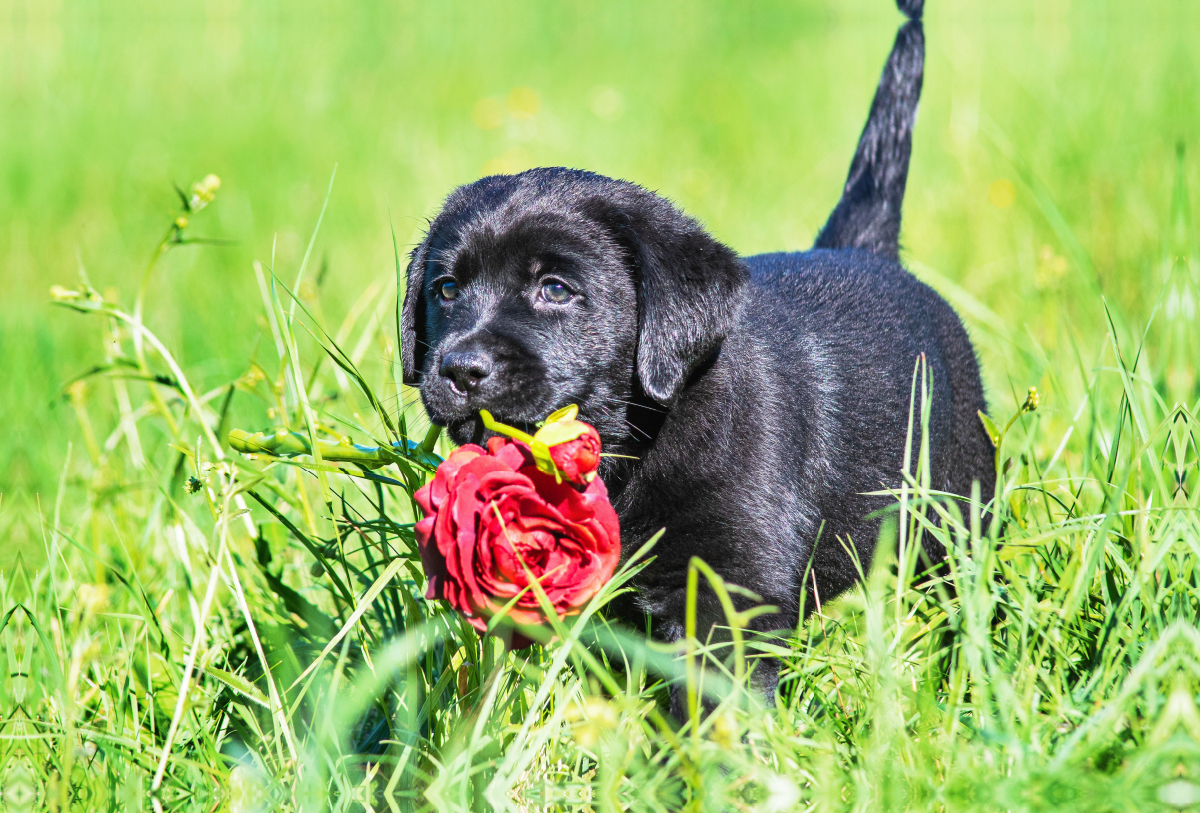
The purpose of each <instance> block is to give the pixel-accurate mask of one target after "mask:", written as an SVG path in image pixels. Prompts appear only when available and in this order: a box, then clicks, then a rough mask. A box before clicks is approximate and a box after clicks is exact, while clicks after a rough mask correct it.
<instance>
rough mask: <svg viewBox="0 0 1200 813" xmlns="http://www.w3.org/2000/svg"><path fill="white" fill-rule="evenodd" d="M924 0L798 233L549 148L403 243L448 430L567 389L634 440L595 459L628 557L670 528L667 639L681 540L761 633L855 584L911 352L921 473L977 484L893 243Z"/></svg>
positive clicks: (620, 436)
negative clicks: (409, 246) (927, 378)
mask: <svg viewBox="0 0 1200 813" xmlns="http://www.w3.org/2000/svg"><path fill="white" fill-rule="evenodd" d="M920 5H921V4H920V2H919V0H916V2H914V0H900V6H901V9H902V10H903V11H905V13H906V14H908V15H909V16H910V17H911V20H910V21H909V22H908V23H907V24H906V25H905V26H904V27H903V28H902V29H901V30H900V33H899V34H898V36H897V38H896V43H895V46H894V48H893V50H892V53H891V56H890V58H889V59H888V63H887V66H886V67H885V68H884V72H883V76H882V78H881V80H880V83H879V87H878V89H877V91H876V94H875V99H874V102H873V103H872V106H871V113H870V117H869V120H868V122H867V125H866V128H865V129H864V131H863V134H862V137H861V140H860V141H859V145H858V151H857V152H856V154H855V156H854V161H853V164H852V166H851V168H850V176H849V178H848V180H847V181H846V187H845V192H844V194H843V196H842V199H841V201H840V202H839V203H838V205H837V208H836V209H835V210H834V211H833V214H832V215H831V216H830V218H829V221H828V223H826V225H825V227H824V229H823V230H822V231H821V234H820V236H819V237H818V238H817V242H816V246H815V247H814V248H813V249H812V250H811V251H807V252H800V253H788V254H784V253H780V254H763V255H758V256H753V257H739V256H738V255H737V254H736V253H735V252H734V251H732V250H731V249H729V248H727V247H726V246H724V245H722V244H721V243H719V242H717V241H716V240H714V239H713V238H712V237H710V236H709V235H708V233H707V232H705V230H704V229H703V228H702V227H701V225H700V224H699V223H697V222H696V221H695V220H693V219H691V218H690V217H688V216H686V215H684V214H682V213H681V212H680V211H679V210H678V209H676V208H675V207H674V206H673V205H672V204H671V203H670V202H669V201H667V200H665V199H664V198H661V197H659V196H657V195H655V194H653V193H651V192H648V191H646V190H645V189H643V188H641V187H639V186H636V185H634V184H631V183H628V182H625V181H617V180H613V179H611V178H605V177H602V176H599V175H595V174H592V173H589V172H583V171H579V170H570V169H562V168H555V169H534V170H529V171H528V172H522V173H520V174H518V175H498V176H492V177H488V178H483V179H481V180H479V181H476V182H475V183H473V184H469V185H467V186H463V187H461V188H459V189H457V190H455V191H454V192H453V193H452V194H451V195H450V197H449V198H448V199H447V201H446V204H445V207H444V208H443V209H442V211H441V213H440V214H439V215H438V216H437V217H436V218H435V219H434V220H433V222H432V223H431V225H430V228H429V233H428V235H427V236H426V238H425V240H424V241H423V242H422V243H421V244H420V245H419V246H418V247H417V248H416V249H415V250H414V251H413V253H412V259H411V263H410V264H409V267H408V289H407V292H406V294H405V299H404V307H403V314H402V324H401V331H402V345H403V347H402V352H403V357H404V379H405V382H406V383H408V384H411V385H418V384H419V385H420V388H421V395H422V398H423V400H424V403H425V408H426V410H427V411H428V413H429V415H430V417H431V418H432V420H433V421H434V422H436V423H438V424H441V425H444V426H446V427H448V429H449V433H450V437H451V438H452V439H453V440H454V441H455V442H457V443H465V442H469V441H476V442H478V441H479V440H480V439H481V438H482V437H483V435H484V430H483V427H482V425H481V423H480V419H479V410H480V409H487V410H489V411H491V412H492V414H493V415H495V416H496V418H497V419H499V420H500V421H503V422H505V423H509V424H516V425H521V424H531V423H532V422H534V421H537V420H540V419H541V418H544V417H545V416H546V415H547V414H548V413H550V412H551V411H553V410H554V409H557V408H559V407H562V406H564V405H566V404H571V403H576V404H579V405H580V418H581V419H583V420H585V421H587V422H589V423H591V424H593V425H595V426H596V428H597V429H598V430H599V432H600V435H601V437H602V438H603V441H604V446H605V451H609V452H617V453H619V454H622V455H629V456H631V457H632V458H636V459H635V460H630V459H622V458H615V459H614V458H608V459H606V460H605V463H604V465H603V466H602V468H601V471H600V475H601V477H602V478H603V479H604V482H605V484H606V485H607V486H608V490H609V493H610V495H611V496H612V500H613V504H614V505H615V506H616V508H617V511H618V513H619V515H620V519H621V530H622V540H623V543H624V545H625V547H626V551H625V552H626V554H628V553H629V552H630V551H631V550H632V549H635V548H636V547H637V546H639V545H640V544H641V543H642V542H643V541H644V540H645V539H646V538H647V537H649V536H650V535H651V534H653V533H655V532H656V531H658V530H659V529H660V528H665V529H666V534H665V535H664V537H663V538H662V540H661V541H660V542H659V543H658V546H657V548H656V549H655V551H654V553H655V556H656V557H657V558H656V560H655V561H654V563H653V564H652V566H651V567H650V568H648V569H647V570H646V571H644V572H643V574H642V576H641V579H640V582H639V584H638V585H637V586H638V588H639V590H638V594H637V597H636V599H635V604H636V608H637V609H638V610H641V611H645V612H649V613H650V614H651V615H652V616H653V618H654V620H655V623H656V634H657V635H658V636H661V637H663V638H665V639H667V640H677V639H678V638H680V637H681V636H682V635H683V630H684V626H683V622H684V612H685V583H686V573H687V567H688V561H689V560H690V559H691V557H693V556H699V557H701V558H702V559H704V560H705V561H706V562H708V563H709V564H710V565H712V566H713V567H714V568H715V569H716V570H717V571H718V572H719V573H720V574H721V575H722V576H723V577H724V578H725V579H727V580H728V581H730V582H733V583H735V584H738V585H741V586H743V587H746V588H748V589H750V590H752V591H753V592H755V593H757V594H758V595H760V596H761V597H762V598H763V600H764V601H765V602H766V603H768V604H772V605H775V606H777V607H778V608H779V612H778V613H777V614H775V615H772V616H769V617H760V618H759V619H757V621H756V623H755V626H756V627H757V628H759V629H763V630H765V629H777V628H780V627H785V626H791V625H794V624H795V623H796V622H797V620H798V614H799V609H800V606H801V599H802V597H803V593H804V591H807V592H808V594H809V595H808V597H807V599H806V600H805V601H804V607H805V608H806V610H811V609H813V607H814V606H815V604H816V601H815V600H816V599H819V600H821V601H826V600H829V599H831V598H833V597H834V596H836V595H838V594H839V593H841V592H842V591H844V590H845V589H847V588H848V587H850V586H851V585H852V584H853V583H854V582H855V580H856V578H857V573H858V571H857V568H856V567H855V566H854V564H853V562H852V560H851V558H850V557H849V556H848V555H847V553H846V551H845V549H844V548H843V546H842V544H841V543H839V542H838V541H837V539H835V537H841V538H842V539H843V540H846V541H847V542H849V543H850V544H853V546H854V548H855V549H856V550H857V553H858V556H859V558H860V559H861V561H862V563H863V566H864V567H867V566H869V564H870V561H871V557H872V551H873V548H874V546H875V541H876V537H877V534H878V520H877V519H873V520H869V519H867V516H868V515H869V514H871V513H872V512H873V511H875V510H876V509H879V508H881V507H883V506H885V505H886V504H887V503H888V500H887V499H886V498H883V497H878V496H875V497H872V496H867V494H866V492H872V491H878V490H879V489H881V488H883V487H885V486H895V485H897V484H898V483H899V481H900V472H901V469H902V465H903V448H904V442H905V434H906V428H907V425H908V418H909V406H910V388H911V384H912V380H913V368H914V363H915V362H916V359H917V357H918V356H919V355H920V354H924V355H925V358H926V360H927V363H928V369H929V371H930V373H931V375H932V380H933V398H932V414H931V417H930V422H929V449H930V460H931V462H932V466H931V469H932V485H933V487H934V488H937V489H941V490H944V491H948V492H952V493H955V494H959V495H969V494H970V493H971V485H972V482H973V481H979V483H980V485H981V489H982V493H983V494H984V495H985V496H987V495H990V493H991V490H992V488H993V482H994V475H993V470H992V449H991V446H990V442H989V440H988V438H987V436H986V434H985V432H984V429H983V427H982V426H981V424H980V421H979V418H978V417H977V415H976V412H977V411H978V410H981V409H984V408H985V403H984V396H983V390H982V387H981V385H980V379H979V369H978V365H977V362H976V359H975V354H974V351H973V349H972V347H971V343H970V341H969V339H968V338H967V334H966V332H965V330H964V329H963V326H962V324H961V323H960V322H959V320H958V317H957V316H956V315H955V314H954V312H953V310H951V308H950V307H949V305H947V304H946V303H945V301H943V300H942V299H941V298H940V297H939V296H938V295H937V294H936V293H935V292H934V291H933V290H931V289H930V288H929V287H927V286H926V285H924V284H922V283H920V282H918V281H917V280H916V279H915V278H914V277H912V276H911V275H910V274H909V273H908V272H906V271H905V270H904V268H902V267H901V266H900V264H899V262H898V250H899V249H898V239H899V232H900V205H901V202H902V200H903V197H904V186H905V180H906V177H907V174H908V161H909V152H910V148H911V137H912V125H913V120H914V116H915V113H916V107H917V101H918V98H919V96H920V91H921V79H922V70H923V56H924V38H923V33H922V29H921V23H920V20H919V17H920V11H921V8H920ZM822 524H823V525H824V530H823V531H821V538H820V544H819V545H818V546H817V547H816V553H815V556H814V543H815V541H816V540H817V537H818V531H819V529H821V527H822ZM930 554H931V555H932V556H933V557H935V559H940V558H941V556H942V554H943V551H940V550H938V551H932V550H931V551H930ZM810 559H811V560H812V577H811V579H810V580H807V581H806V580H804V574H805V572H806V568H807V566H808V565H809V562H810ZM802 582H803V583H802ZM814 587H815V590H816V591H817V594H816V595H815V596H814V595H813V590H814ZM698 613H699V622H700V629H701V631H702V633H701V634H702V635H703V631H705V630H708V629H710V628H711V627H712V626H713V625H722V624H724V623H725V621H724V614H723V613H722V612H721V610H720V607H719V606H718V604H717V602H716V600H715V597H714V596H713V595H712V594H705V595H702V596H701V600H700V606H699V607H698ZM770 671H771V670H769V669H767V670H764V678H765V680H764V682H763V687H764V688H768V689H769V688H770V683H771V679H770V675H769V672H770Z"/></svg>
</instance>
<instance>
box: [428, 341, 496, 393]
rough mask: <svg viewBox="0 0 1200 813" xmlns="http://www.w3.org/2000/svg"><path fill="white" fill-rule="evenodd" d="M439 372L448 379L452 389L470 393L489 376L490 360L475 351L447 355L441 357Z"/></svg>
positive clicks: (490, 369)
mask: <svg viewBox="0 0 1200 813" xmlns="http://www.w3.org/2000/svg"><path fill="white" fill-rule="evenodd" d="M439 372H440V373H441V374H442V375H443V376H445V377H446V378H449V379H450V382H451V383H452V384H453V385H454V389H456V390H458V391H459V392H462V393H466V392H472V391H473V390H475V388H476V387H478V386H479V382H480V381H483V379H485V378H487V377H488V376H489V375H490V374H491V372H492V360H491V359H490V358H488V357H487V355H485V354H484V353H480V352H479V351H477V350H469V351H466V352H461V353H447V354H446V355H444V356H442V366H441V369H440V370H439Z"/></svg>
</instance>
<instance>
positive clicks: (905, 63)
mask: <svg viewBox="0 0 1200 813" xmlns="http://www.w3.org/2000/svg"><path fill="white" fill-rule="evenodd" d="M916 6H917V12H916V13H917V15H919V14H920V2H918V3H916ZM924 63H925V34H924V32H923V31H922V29H921V21H920V20H919V19H913V20H911V21H909V22H908V24H906V25H905V26H904V27H903V28H901V29H900V33H898V34H897V35H896V43H895V45H893V46H892V53H891V56H889V57H888V61H887V64H886V65H885V66H884V68H883V76H881V77H880V79H879V87H878V88H877V89H876V91H875V98H874V99H873V100H872V102H871V114H870V116H868V117H867V126H866V127H864V128H863V131H862V135H861V136H860V137H859V139H858V149H857V150H856V151H855V153H854V161H853V162H851V164H850V175H849V176H848V177H847V178H846V186H845V188H844V189H843V191H842V199H841V200H840V201H838V205H837V207H836V208H835V209H834V210H833V213H832V214H830V215H829V220H828V221H826V223H825V228H823V229H821V233H820V234H819V235H817V242H816V244H815V246H814V247H815V248H865V249H867V250H868V251H873V252H875V253H876V254H882V255H884V256H887V257H891V258H892V259H896V258H898V257H899V254H900V205H901V204H902V203H903V202H904V186H905V183H906V182H907V180H908V158H909V154H910V153H911V152H912V128H913V123H914V121H915V120H916V117H917V102H918V101H920V99H921V78H922V76H923V75H924Z"/></svg>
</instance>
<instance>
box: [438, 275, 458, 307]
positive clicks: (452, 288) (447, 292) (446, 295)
mask: <svg viewBox="0 0 1200 813" xmlns="http://www.w3.org/2000/svg"><path fill="white" fill-rule="evenodd" d="M438 296H440V297H441V298H442V299H444V300H445V301H447V302H449V301H451V300H452V299H456V298H457V297H458V283H457V282H455V281H454V280H452V279H451V280H446V281H445V282H443V283H442V284H441V285H439V286H438Z"/></svg>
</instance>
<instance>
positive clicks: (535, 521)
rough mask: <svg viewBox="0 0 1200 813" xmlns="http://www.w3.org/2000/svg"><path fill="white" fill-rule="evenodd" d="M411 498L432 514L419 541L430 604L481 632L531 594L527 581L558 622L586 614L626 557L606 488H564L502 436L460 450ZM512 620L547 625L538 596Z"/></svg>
mask: <svg viewBox="0 0 1200 813" xmlns="http://www.w3.org/2000/svg"><path fill="white" fill-rule="evenodd" d="M593 431H594V430H593ZM414 496H415V497H416V499H417V502H418V503H419V504H420V506H421V508H422V509H424V511H425V518H424V519H422V520H421V521H420V522H418V523H417V525H416V535H417V544H418V547H419V549H420V552H421V559H422V561H423V562H424V563H425V574H426V576H428V578H429V591H428V593H427V594H426V597H427V598H430V599H433V598H440V599H444V600H445V601H447V602H449V603H450V605H451V606H452V607H454V608H455V609H457V610H459V611H460V612H462V613H463V614H464V615H465V616H466V617H467V620H468V621H470V623H471V625H472V626H474V627H475V628H476V629H477V630H479V631H480V632H483V631H485V630H486V629H487V620H488V618H490V617H491V616H492V615H493V614H495V613H497V612H499V610H500V609H501V608H502V607H503V606H504V605H505V604H507V603H508V602H509V601H510V600H511V599H512V598H513V597H514V596H516V595H517V594H518V593H521V592H522V591H523V590H525V588H526V587H527V586H528V585H529V574H532V575H533V577H534V578H536V579H537V580H538V582H539V583H540V584H541V586H542V589H543V590H544V591H545V592H546V596H547V597H548V598H549V599H550V604H551V605H553V607H554V610H555V612H556V613H557V614H558V616H559V617H560V618H561V617H564V616H567V615H571V614H573V613H577V612H579V611H580V610H581V609H582V608H583V606H584V605H585V604H586V603H587V602H588V600H590V599H591V598H592V596H594V595H595V594H596V593H597V592H598V591H599V590H600V588H601V587H603V586H604V584H605V583H606V582H607V581H608V580H609V579H610V578H612V574H613V571H614V570H615V569H616V566H617V561H618V559H619V558H620V553H621V540H620V528H619V526H618V524H617V513H616V511H614V510H613V507H612V504H611V503H609V501H608V491H607V490H606V489H605V487H604V483H603V481H601V480H600V479H599V478H594V479H593V480H592V481H591V483H589V484H588V486H587V487H586V488H585V489H584V490H582V491H579V490H577V489H576V488H574V487H572V486H571V484H570V483H566V482H562V483H560V482H557V481H556V478H555V477H554V475H552V474H546V473H544V472H542V471H539V470H538V468H537V466H536V464H535V462H534V459H533V454H532V452H531V451H530V449H529V447H528V446H527V445H526V444H524V443H522V442H520V441H514V440H509V439H507V438H499V437H496V438H491V439H490V440H489V441H488V448H487V450H486V451H485V450H484V449H482V448H480V447H479V446H475V445H473V444H471V445H467V446H463V447H462V448H460V449H457V450H456V451H454V452H453V453H452V454H451V455H450V456H449V457H448V458H446V460H445V462H443V463H442V464H441V465H440V466H439V467H438V470H437V474H436V475H435V476H434V478H433V481H432V482H430V483H429V484H428V485H426V486H425V487H423V488H421V489H420V490H418V491H417V493H416V494H415V495H414ZM522 560H523V564H522ZM526 568H528V570H527V569H526ZM508 615H509V617H510V618H512V619H513V620H514V621H516V622H518V623H521V624H536V623H541V622H542V621H544V618H543V614H542V609H541V605H540V604H539V602H538V597H537V595H536V593H534V592H533V590H526V591H525V592H524V594H523V595H522V596H521V598H520V599H519V600H518V601H517V603H516V604H515V605H514V606H513V607H512V608H511V609H510V610H509V613H508Z"/></svg>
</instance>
